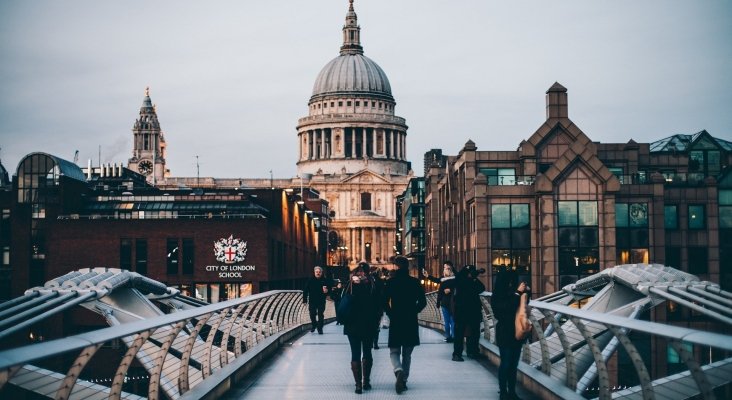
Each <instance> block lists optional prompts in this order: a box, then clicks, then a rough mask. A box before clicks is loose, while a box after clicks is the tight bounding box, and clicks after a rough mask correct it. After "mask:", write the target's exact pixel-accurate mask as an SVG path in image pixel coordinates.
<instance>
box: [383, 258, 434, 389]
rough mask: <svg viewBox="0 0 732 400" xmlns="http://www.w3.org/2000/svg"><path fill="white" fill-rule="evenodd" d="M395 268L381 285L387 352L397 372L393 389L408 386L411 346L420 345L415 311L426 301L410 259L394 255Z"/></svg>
mask: <svg viewBox="0 0 732 400" xmlns="http://www.w3.org/2000/svg"><path fill="white" fill-rule="evenodd" d="M394 264H395V265H396V267H397V270H396V271H395V272H394V276H393V277H392V278H390V279H389V280H388V281H386V285H385V286H384V310H385V311H386V314H387V315H388V316H389V320H390V321H391V324H390V326H389V353H390V356H391V364H392V366H393V367H394V375H395V376H396V384H395V388H396V392H397V393H402V392H403V391H405V390H407V389H408V388H407V379H409V367H410V365H411V362H412V351H413V350H414V346H419V325H418V322H417V314H419V312H420V311H422V309H424V307H425V306H426V305H427V300H426V299H425V296H424V289H422V285H420V284H419V281H418V280H417V279H416V278H413V277H411V276H409V260H407V258H406V257H403V256H397V257H395V258H394Z"/></svg>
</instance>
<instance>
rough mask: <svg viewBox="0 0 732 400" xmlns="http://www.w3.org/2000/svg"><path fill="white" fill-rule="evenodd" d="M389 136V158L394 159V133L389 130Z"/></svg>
mask: <svg viewBox="0 0 732 400" xmlns="http://www.w3.org/2000/svg"><path fill="white" fill-rule="evenodd" d="M389 135H390V136H391V143H389V147H391V158H394V159H395V158H396V150H395V148H396V143H395V139H396V138H395V136H394V131H393V130H390V131H389Z"/></svg>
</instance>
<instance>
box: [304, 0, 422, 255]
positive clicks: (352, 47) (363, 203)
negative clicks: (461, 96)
mask: <svg viewBox="0 0 732 400" xmlns="http://www.w3.org/2000/svg"><path fill="white" fill-rule="evenodd" d="M395 107H396V101H395V100H394V96H393V95H392V92H391V85H390V84H389V79H388V78H387V77H386V74H385V73H384V71H383V70H382V69H381V67H379V65H378V64H376V63H375V62H374V61H373V60H371V59H370V58H368V57H366V56H365V55H364V51H363V47H362V46H361V28H360V26H359V25H358V18H357V16H356V12H355V11H354V9H353V0H350V1H349V7H348V13H347V14H346V23H345V25H344V26H343V45H342V46H341V48H340V54H339V55H338V57H336V58H334V59H333V60H331V61H330V62H328V63H327V64H326V65H325V67H323V69H322V70H321V71H320V73H319V74H318V76H317V78H316V79H315V84H314V85H313V94H312V96H310V101H309V102H308V111H309V112H308V116H306V117H303V118H300V120H299V121H298V124H297V137H298V141H299V143H300V145H299V157H298V162H297V170H298V176H300V177H302V178H303V180H304V182H305V183H304V184H305V185H307V186H308V187H311V188H313V189H315V190H317V191H318V192H320V196H321V197H322V198H324V199H326V200H327V201H328V203H329V204H330V208H331V210H332V211H334V212H335V215H334V218H333V219H332V220H331V230H332V231H334V232H336V234H337V235H338V236H337V241H338V243H337V245H338V246H337V247H339V252H337V253H336V254H335V256H336V257H337V258H338V259H337V260H330V264H332V265H333V264H340V263H342V262H343V260H342V258H343V257H344V256H345V257H346V259H347V261H348V262H349V264H351V265H353V264H354V263H355V262H358V261H360V260H366V261H368V262H370V263H373V264H381V263H385V262H386V261H388V259H389V257H390V256H392V255H393V254H394V244H395V243H394V237H395V234H396V232H395V222H394V221H395V220H396V210H395V204H396V197H397V196H398V195H399V194H401V193H403V192H404V189H405V188H406V186H407V182H408V181H409V179H410V177H411V175H412V172H411V171H410V168H409V163H408V162H407V160H406V154H407V151H406V150H407V148H406V143H407V141H406V138H407V125H406V121H405V120H404V118H401V117H398V116H397V115H396V114H395ZM329 239H330V241H331V244H333V239H334V236H333V234H332V233H331V234H330V236H329ZM346 248H347V249H346ZM342 253H343V254H342Z"/></svg>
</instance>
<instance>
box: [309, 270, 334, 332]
mask: <svg viewBox="0 0 732 400" xmlns="http://www.w3.org/2000/svg"><path fill="white" fill-rule="evenodd" d="M331 286H332V283H331V282H330V281H329V280H328V279H326V278H325V277H324V276H323V268H321V267H315V268H313V276H312V277H311V278H310V279H309V280H308V282H307V283H306V284H305V288H304V289H303V291H302V302H303V303H307V305H308V311H310V323H311V324H312V325H311V327H310V332H315V330H316V329H317V330H318V333H319V334H321V335H322V334H323V312H325V298H326V296H328V295H329V294H330V287H331Z"/></svg>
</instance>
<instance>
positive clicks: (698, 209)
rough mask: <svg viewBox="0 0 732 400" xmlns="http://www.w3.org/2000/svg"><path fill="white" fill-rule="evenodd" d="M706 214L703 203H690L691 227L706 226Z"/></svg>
mask: <svg viewBox="0 0 732 400" xmlns="http://www.w3.org/2000/svg"><path fill="white" fill-rule="evenodd" d="M704 214H705V213H704V206H703V205H698V204H695V205H689V229H704V228H705V227H706V223H705V222H704V219H705V217H704Z"/></svg>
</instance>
